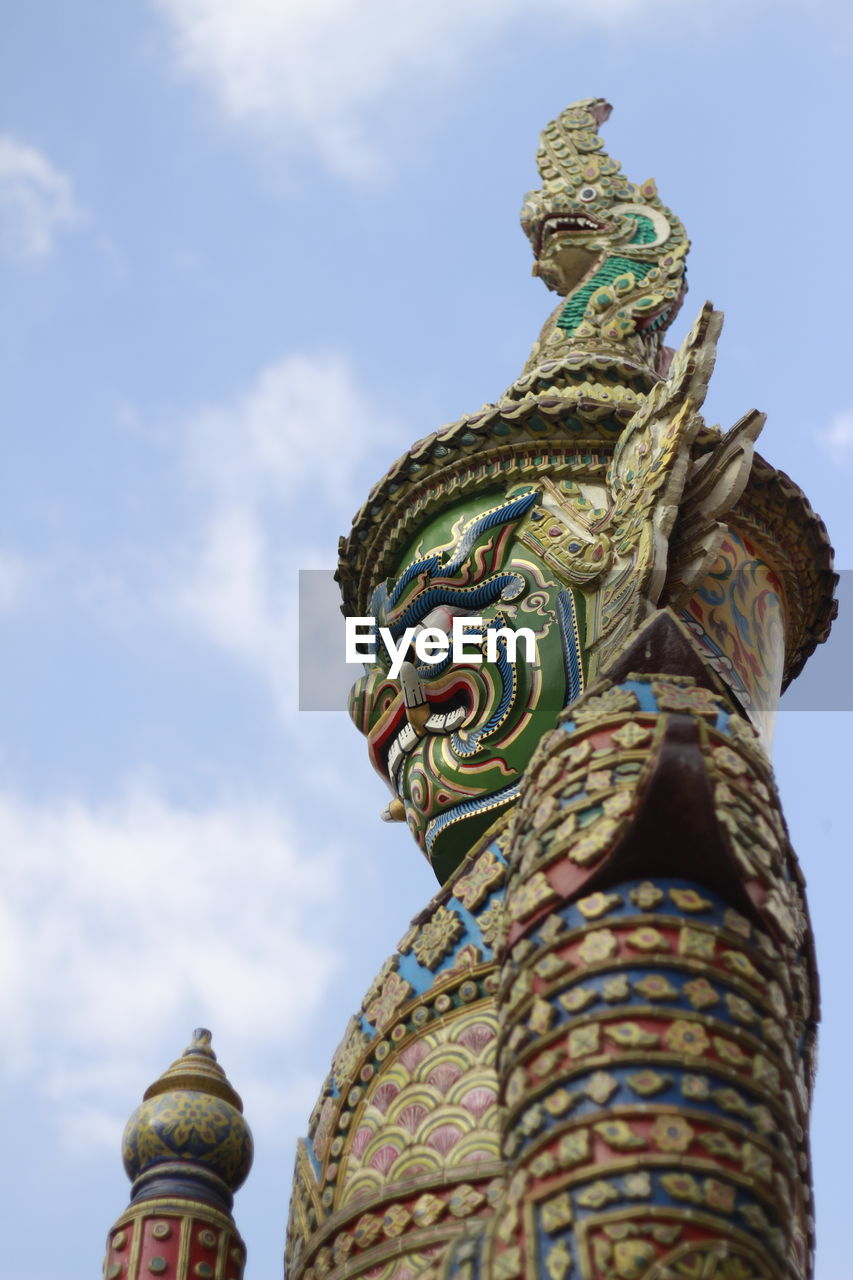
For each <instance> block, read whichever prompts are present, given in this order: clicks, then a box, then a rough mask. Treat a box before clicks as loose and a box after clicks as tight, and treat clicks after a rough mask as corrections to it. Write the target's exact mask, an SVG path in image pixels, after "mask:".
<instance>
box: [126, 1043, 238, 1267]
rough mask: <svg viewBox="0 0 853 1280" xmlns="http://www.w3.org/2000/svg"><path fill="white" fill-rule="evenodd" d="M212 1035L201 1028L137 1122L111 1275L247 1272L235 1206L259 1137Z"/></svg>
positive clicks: (130, 1133)
mask: <svg viewBox="0 0 853 1280" xmlns="http://www.w3.org/2000/svg"><path fill="white" fill-rule="evenodd" d="M211 1039H212V1037H211V1033H210V1032H209V1031H208V1030H207V1029H206V1028H203V1027H199V1028H197V1029H196V1030H195V1031H194V1032H193V1034H192V1038H191V1040H190V1043H189V1045H188V1046H187V1048H186V1049H185V1050H184V1052H183V1053H182V1054H181V1056H180V1057H179V1058H176V1059H175V1061H174V1062H173V1063H172V1064H171V1066H169V1067H167V1068H166V1070H165V1071H164V1072H163V1074H162V1075H161V1076H159V1077H158V1078H157V1079H156V1080H155V1081H154V1083H153V1084H151V1085H149V1087H148V1088H147V1089H146V1090H145V1093H144V1095H143V1100H142V1103H141V1104H140V1106H138V1107H137V1108H136V1110H135V1111H134V1113H133V1115H132V1116H131V1117H130V1119H129V1120H128V1122H127V1126H126V1128H125V1131H124V1137H123V1140H122V1155H123V1159H124V1167H125V1170H126V1172H127V1175H128V1177H129V1178H130V1179H131V1181H132V1183H133V1186H132V1190H131V1197H130V1207H129V1208H128V1210H127V1211H126V1212H125V1213H124V1214H123V1215H122V1217H121V1218H120V1219H119V1221H118V1222H117V1223H116V1225H115V1226H114V1227H113V1229H112V1231H111V1232H110V1237H109V1240H108V1242H107V1259H106V1264H105V1270H104V1274H105V1276H106V1277H107V1280H119V1277H120V1278H121V1280H137V1277H139V1278H140V1280H141V1277H143V1276H147V1275H148V1274H149V1273H150V1274H153V1275H163V1276H168V1277H169V1280H189V1278H190V1277H202V1276H203V1277H208V1278H209V1280H240V1278H241V1276H242V1273H243V1263H244V1259H245V1252H246V1251H245V1247H244V1245H243V1242H242V1240H241V1239H240V1236H239V1234H238V1233H237V1229H236V1227H235V1225H234V1220H233V1218H232V1217H231V1205H232V1203H233V1198H234V1192H235V1191H236V1190H237V1188H238V1187H240V1186H242V1184H243V1182H244V1181H245V1180H246V1177H247V1176H248V1173H249V1169H250V1168H251V1165H252V1156H253V1144H252V1134H251V1131H250V1129H249V1126H248V1124H247V1123H246V1121H245V1119H244V1118H243V1103H242V1101H241V1099H240V1095H239V1094H238V1093H237V1092H236V1090H235V1089H234V1088H233V1086H232V1085H231V1082H230V1081H229V1079H228V1077H227V1076H226V1074H225V1072H224V1071H223V1069H222V1067H221V1066H220V1065H219V1063H218V1062H217V1060H216V1054H215V1053H214V1051H213V1048H212V1045H211Z"/></svg>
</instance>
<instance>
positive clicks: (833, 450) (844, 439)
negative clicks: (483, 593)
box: [818, 409, 853, 466]
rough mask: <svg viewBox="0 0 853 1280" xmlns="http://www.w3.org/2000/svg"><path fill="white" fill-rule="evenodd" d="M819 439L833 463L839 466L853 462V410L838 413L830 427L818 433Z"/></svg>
mask: <svg viewBox="0 0 853 1280" xmlns="http://www.w3.org/2000/svg"><path fill="white" fill-rule="evenodd" d="M818 438H819V440H820V442H821V444H822V445H823V447H824V449H826V451H827V453H829V455H830V457H831V458H832V460H833V462H835V463H837V464H838V465H839V466H843V465H844V463H846V462H853V410H850V409H847V410H844V411H843V412H842V413H836V414H835V416H834V417H833V419H832V421H831V422H830V424H829V426H828V427H827V428H826V429H825V430H824V431H820V432H818Z"/></svg>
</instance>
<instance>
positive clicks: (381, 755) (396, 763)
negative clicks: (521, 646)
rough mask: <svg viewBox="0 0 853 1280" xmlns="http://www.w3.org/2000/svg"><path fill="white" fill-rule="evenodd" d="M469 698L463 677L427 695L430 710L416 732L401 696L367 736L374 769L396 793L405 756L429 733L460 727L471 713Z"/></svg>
mask: <svg viewBox="0 0 853 1280" xmlns="http://www.w3.org/2000/svg"><path fill="white" fill-rule="evenodd" d="M471 699H472V689H471V686H470V684H469V682H468V681H467V680H465V679H463V678H460V679H457V680H455V681H453V683H452V684H449V685H448V686H447V687H446V688H443V689H441V690H440V691H437V692H435V693H434V694H430V697H429V706H430V713H429V716H428V717H427V718H426V720H425V721H424V724H423V732H421V733H418V731H417V730H416V729H415V727H414V725H413V724H411V723H410V721H409V719H408V718H407V715H406V707H405V704H404V702H403V698H402V696H401V697H400V700H399V702H398V704H397V705H396V707H395V708H394V711H393V713H392V715H391V716H389V718H388V720H387V721H386V722H385V723H384V724H383V725H381V727H380V729H379V733H377V735H376V737H375V738H373V739H372V740H371V738H370V736H369V737H368V747H369V750H370V755H371V758H372V762H373V766H374V768H375V769H376V770H377V771H378V772H379V773H381V774H382V776H383V777H385V778H387V780H388V781H389V782H390V783H391V785H392V787H394V789H395V791H397V793H398V794H399V790H400V779H401V777H402V771H403V764H404V761H405V759H406V756H407V755H409V754H410V752H412V751H414V749H415V747H416V746H417V745H418V743H419V742H420V741H422V739H423V738H425V737H426V736H427V735H428V734H449V733H454V732H455V731H456V730H457V729H459V728H461V726H462V725H463V724H464V723H465V721H466V720H467V718H468V716H469V714H470V712H471V709H472V703H471Z"/></svg>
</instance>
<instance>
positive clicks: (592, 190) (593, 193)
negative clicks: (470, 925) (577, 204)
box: [578, 187, 598, 204]
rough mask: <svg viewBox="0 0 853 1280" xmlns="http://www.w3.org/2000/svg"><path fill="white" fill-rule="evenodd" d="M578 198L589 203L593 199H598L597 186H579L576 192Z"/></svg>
mask: <svg viewBox="0 0 853 1280" xmlns="http://www.w3.org/2000/svg"><path fill="white" fill-rule="evenodd" d="M578 199H579V200H583V201H585V203H586V204H591V203H592V201H593V200H597V199H598V187H581V189H580V191H579V192H578Z"/></svg>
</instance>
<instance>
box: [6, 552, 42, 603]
mask: <svg viewBox="0 0 853 1280" xmlns="http://www.w3.org/2000/svg"><path fill="white" fill-rule="evenodd" d="M35 573H36V570H35V567H34V566H33V564H32V563H31V562H30V561H29V560H27V559H26V558H25V557H24V556H22V555H19V554H18V552H16V551H6V550H3V549H0V613H8V612H9V611H10V610H12V609H14V608H15V607H16V606H17V605H18V604H20V602H21V600H22V599H23V597H24V595H25V593H26V591H27V590H28V588H29V587H30V585H31V583H32V580H33V577H34V575H35Z"/></svg>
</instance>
